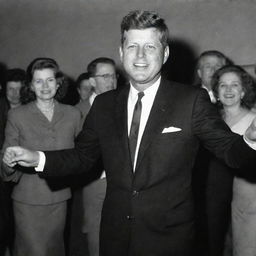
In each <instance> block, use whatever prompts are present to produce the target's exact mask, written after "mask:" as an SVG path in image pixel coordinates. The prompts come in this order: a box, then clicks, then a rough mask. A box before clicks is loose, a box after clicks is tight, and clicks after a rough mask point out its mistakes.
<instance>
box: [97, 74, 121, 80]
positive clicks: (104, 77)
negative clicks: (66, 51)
mask: <svg viewBox="0 0 256 256" xmlns="http://www.w3.org/2000/svg"><path fill="white" fill-rule="evenodd" d="M94 77H102V78H103V79H104V80H108V79H110V78H112V79H117V75H116V74H103V75H95V76H94Z"/></svg>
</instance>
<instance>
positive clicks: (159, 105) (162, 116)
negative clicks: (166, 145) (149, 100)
mask: <svg viewBox="0 0 256 256" xmlns="http://www.w3.org/2000/svg"><path fill="white" fill-rule="evenodd" d="M170 87H171V84H170V83H169V82H166V81H165V80H164V79H162V81H161V84H160V86H159V89H158V91H157V94H156V97H155V100H154V103H153V106H152V109H151V111H150V115H149V117H148V121H147V124H146V127H145V130H144V133H143V136H142V139H141V143H140V148H139V152H138V158H137V164H136V170H135V173H136V172H137V171H138V169H139V167H140V164H141V162H142V160H143V157H144V155H145V153H146V151H147V149H148V148H149V146H150V144H151V143H152V141H153V140H154V138H155V136H156V135H157V134H159V133H161V132H162V129H163V127H164V125H165V123H166V120H167V118H168V119H169V117H170V111H171V109H172V107H171V105H172V102H173V100H172V97H174V95H172V94H170V90H169V88H170Z"/></svg>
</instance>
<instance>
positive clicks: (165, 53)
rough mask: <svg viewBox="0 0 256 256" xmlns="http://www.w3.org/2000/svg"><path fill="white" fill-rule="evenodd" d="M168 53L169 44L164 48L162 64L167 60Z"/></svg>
mask: <svg viewBox="0 0 256 256" xmlns="http://www.w3.org/2000/svg"><path fill="white" fill-rule="evenodd" d="M169 54H170V50H169V45H167V46H166V47H165V48H164V61H163V64H164V63H165V62H166V61H167V60H168V58H169Z"/></svg>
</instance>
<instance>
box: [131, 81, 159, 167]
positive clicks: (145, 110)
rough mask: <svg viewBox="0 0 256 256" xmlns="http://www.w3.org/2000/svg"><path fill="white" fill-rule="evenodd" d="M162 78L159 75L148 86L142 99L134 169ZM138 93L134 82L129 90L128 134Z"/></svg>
mask: <svg viewBox="0 0 256 256" xmlns="http://www.w3.org/2000/svg"><path fill="white" fill-rule="evenodd" d="M160 80H161V78H160V77H159V79H158V80H157V81H156V82H155V83H154V84H153V85H151V86H150V87H149V88H147V89H146V90H144V91H143V92H144V96H143V97H142V99H141V103H142V109H141V117H140V126H139V133H138V139H137V145H136V150H135V157H134V163H133V169H135V166H136V162H137V156H138V151H139V146H140V142H141V138H142V135H143V132H144V129H145V126H146V123H147V121H148V117H149V113H150V111H151V108H152V105H153V102H154V100H155V96H156V92H157V90H158V87H159V85H160ZM138 93H139V91H138V90H136V89H135V88H134V87H133V86H132V84H130V92H129V96H128V104H127V113H128V117H127V118H128V120H127V121H128V136H129V134H130V129H131V123H132V116H133V111H134V107H135V104H136V102H137V100H138Z"/></svg>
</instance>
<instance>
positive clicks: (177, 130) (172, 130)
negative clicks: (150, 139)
mask: <svg viewBox="0 0 256 256" xmlns="http://www.w3.org/2000/svg"><path fill="white" fill-rule="evenodd" d="M179 131H181V129H180V128H178V127H174V126H170V127H167V128H164V129H163V131H162V133H168V132H179Z"/></svg>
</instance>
